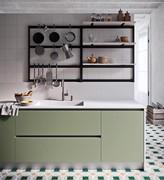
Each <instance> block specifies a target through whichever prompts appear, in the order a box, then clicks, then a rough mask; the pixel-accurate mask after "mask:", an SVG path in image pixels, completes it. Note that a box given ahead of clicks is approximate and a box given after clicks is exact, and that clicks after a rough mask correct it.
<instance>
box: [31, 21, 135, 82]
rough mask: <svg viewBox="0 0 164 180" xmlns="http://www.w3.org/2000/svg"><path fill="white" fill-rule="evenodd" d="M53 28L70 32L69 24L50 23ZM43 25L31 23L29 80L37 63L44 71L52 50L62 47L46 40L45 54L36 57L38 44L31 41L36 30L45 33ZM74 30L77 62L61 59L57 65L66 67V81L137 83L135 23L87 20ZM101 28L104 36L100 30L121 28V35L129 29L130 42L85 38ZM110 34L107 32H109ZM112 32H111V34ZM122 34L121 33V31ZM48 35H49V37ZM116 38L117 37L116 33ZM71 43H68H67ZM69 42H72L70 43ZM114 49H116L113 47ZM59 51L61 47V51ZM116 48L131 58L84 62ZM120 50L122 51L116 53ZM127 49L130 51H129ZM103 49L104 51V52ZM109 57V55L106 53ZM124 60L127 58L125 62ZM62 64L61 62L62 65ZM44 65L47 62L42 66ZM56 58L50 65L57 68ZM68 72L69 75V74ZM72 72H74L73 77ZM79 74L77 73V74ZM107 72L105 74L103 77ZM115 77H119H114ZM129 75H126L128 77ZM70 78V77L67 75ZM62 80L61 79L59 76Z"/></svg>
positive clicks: (50, 28)
mask: <svg viewBox="0 0 164 180" xmlns="http://www.w3.org/2000/svg"><path fill="white" fill-rule="evenodd" d="M47 27H48V28H49V30H50V31H54V30H55V31H56V32H59V34H60V35H61V36H62V34H63V33H64V32H68V31H69V30H70V26H69V25H63V26H58V25H56V26H55V28H54V26H51V25H50V26H47ZM44 28H45V27H44V26H29V27H28V80H29V81H33V77H32V73H33V70H34V67H36V66H34V64H35V65H37V68H44V69H45V70H46V69H47V68H48V64H49V63H50V60H47V59H48V58H49V54H50V52H52V51H53V50H54V49H55V48H56V50H57V51H58V50H59V49H61V47H62V44H63V42H59V43H56V44H55V46H54V44H53V43H52V42H49V41H47V40H46V41H44V43H42V44H39V46H42V47H43V48H44V49H45V52H46V55H45V57H43V56H42V57H41V56H35V48H36V47H37V46H38V45H37V44H35V43H34V42H33V41H32V37H31V36H32V34H33V32H37V31H41V32H43V30H44ZM71 30H72V31H74V32H75V33H76V40H75V41H76V42H72V43H71V44H70V45H69V46H70V48H71V49H72V51H74V53H76V56H75V59H74V61H71V60H68V61H65V62H64V63H61V62H60V61H58V62H57V63H58V68H59V69H64V72H65V77H67V78H66V79H65V81H68V82H71V81H72V82H75V81H77V82H82V81H85V82H96V81H97V82H134V68H135V64H134V49H135V43H134V22H125V21H123V22H122V21H121V22H118V21H111V22H90V21H85V22H83V25H75V26H71ZM95 30H96V31H99V32H98V34H99V35H101V37H102V36H103V35H104V34H101V30H105V31H108V30H110V31H113V32H114V33H116V31H117V30H118V34H117V35H119V34H120V32H123V35H124V34H126V31H128V33H129V32H130V33H129V36H130V39H129V42H113V40H112V41H109V40H108V41H106V40H105V41H104V40H103V41H101V40H98V39H97V41H95V42H88V39H86V36H87V34H86V33H87V32H88V31H95ZM107 34H108V33H107ZM109 34H110V33H109ZM120 35H121V34H120ZM47 37H48V35H47V36H46V38H47ZM113 38H116V37H115V36H114V37H113ZM67 43H68V42H67ZM68 44H69V43H68ZM112 49H114V50H112ZM59 51H60V50H59ZM113 51H114V52H115V53H116V56H118V54H120V51H122V52H124V51H125V54H126V55H128V59H129V60H127V58H126V57H123V58H122V56H121V54H120V55H119V56H120V57H119V58H118V57H117V58H113V59H119V60H120V61H119V62H121V63H118V62H115V61H112V63H106V64H100V63H96V64H92V63H86V62H84V59H86V57H87V56H88V55H90V54H92V52H96V53H99V54H100V55H99V56H102V54H103V53H109V55H112V53H113ZM117 51H118V52H119V53H117ZM127 51H128V52H127ZM101 52H102V53H101ZM107 56H108V55H107ZM124 59H125V61H124ZM60 63H61V64H60ZM38 64H39V65H38ZM43 64H44V65H43ZM55 64H56V63H55V61H53V62H52V64H51V67H52V68H55V67H56V66H55ZM67 73H68V74H67ZM71 73H72V74H74V75H73V76H71ZM75 74H76V75H75ZM103 75H104V76H103ZM114 76H116V77H114ZM126 76H127V77H126ZM68 77H70V78H68ZM59 79H61V78H60V77H59Z"/></svg>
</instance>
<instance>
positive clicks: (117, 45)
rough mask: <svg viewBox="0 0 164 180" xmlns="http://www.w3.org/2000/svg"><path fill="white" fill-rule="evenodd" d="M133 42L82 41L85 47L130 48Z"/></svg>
mask: <svg viewBox="0 0 164 180" xmlns="http://www.w3.org/2000/svg"><path fill="white" fill-rule="evenodd" d="M134 45H135V43H133V42H127V43H126V42H93V43H91V42H83V47H86V48H93V47H100V48H101V47H102V48H105V47H107V48H108V47H111V48H112V47H113V48H126V47H127V48H132V47H134Z"/></svg>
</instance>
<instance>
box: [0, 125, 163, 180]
mask: <svg viewBox="0 0 164 180" xmlns="http://www.w3.org/2000/svg"><path fill="white" fill-rule="evenodd" d="M51 179H52V180H164V126H161V125H152V124H146V159H145V170H144V171H139V170H131V169H123V170H117V169H115V168H113V169H109V170H103V169H101V168H99V169H95V170H90V169H87V167H86V168H83V169H81V170H74V169H73V168H72V167H70V168H68V169H67V170H63V169H60V168H58V167H54V168H53V169H46V167H41V168H40V169H34V168H33V167H26V168H23V169H19V167H18V168H17V167H12V168H8V167H5V168H0V180H51Z"/></svg>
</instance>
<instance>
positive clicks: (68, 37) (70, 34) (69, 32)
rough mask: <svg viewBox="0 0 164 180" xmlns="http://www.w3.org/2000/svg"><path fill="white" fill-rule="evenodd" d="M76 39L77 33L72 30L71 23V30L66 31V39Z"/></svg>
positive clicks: (71, 40) (69, 40)
mask: <svg viewBox="0 0 164 180" xmlns="http://www.w3.org/2000/svg"><path fill="white" fill-rule="evenodd" d="M75 39H76V35H75V33H74V32H72V30H71V24H70V25H69V31H68V32H66V33H65V40H66V41H67V42H73V41H74V40H75Z"/></svg>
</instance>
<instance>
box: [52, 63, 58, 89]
mask: <svg viewBox="0 0 164 180" xmlns="http://www.w3.org/2000/svg"><path fill="white" fill-rule="evenodd" d="M57 70H58V65H57V64H56V80H55V82H54V83H53V85H54V86H55V87H59V86H60V82H59V81H58V77H57V75H58V72H57Z"/></svg>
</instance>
